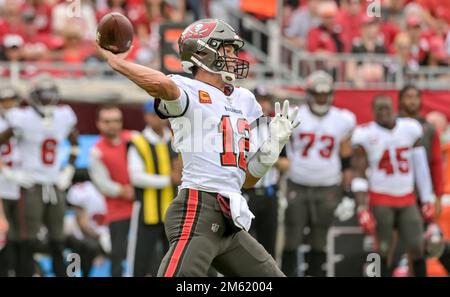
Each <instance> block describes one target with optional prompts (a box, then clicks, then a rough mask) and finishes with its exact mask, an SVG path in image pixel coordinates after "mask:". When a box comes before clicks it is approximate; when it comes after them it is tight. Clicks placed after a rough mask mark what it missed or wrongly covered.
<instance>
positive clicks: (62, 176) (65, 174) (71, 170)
mask: <svg viewBox="0 0 450 297" xmlns="http://www.w3.org/2000/svg"><path fill="white" fill-rule="evenodd" d="M74 174H75V167H74V166H73V165H70V164H69V165H67V166H66V167H64V169H63V170H62V171H61V172H60V173H59V178H58V182H57V183H56V186H57V187H58V190H60V191H65V190H67V189H68V188H69V186H70V185H71V183H72V179H73V176H74Z"/></svg>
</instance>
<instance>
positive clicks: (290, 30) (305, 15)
mask: <svg viewBox="0 0 450 297" xmlns="http://www.w3.org/2000/svg"><path fill="white" fill-rule="evenodd" d="M318 7H319V0H308V1H307V2H306V5H304V6H299V7H298V8H297V9H296V10H294V11H293V12H292V15H291V17H290V19H289V21H288V24H287V27H286V29H285V31H284V34H285V35H286V37H287V38H288V39H289V40H290V41H291V42H292V43H294V45H295V46H296V47H298V48H301V49H303V48H305V45H306V37H307V34H308V32H309V30H311V29H313V28H315V27H317V26H319V25H320V17H319V15H318Z"/></svg>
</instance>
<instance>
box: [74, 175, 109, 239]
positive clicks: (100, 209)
mask: <svg viewBox="0 0 450 297" xmlns="http://www.w3.org/2000/svg"><path fill="white" fill-rule="evenodd" d="M67 202H69V203H70V204H71V205H74V206H78V207H80V208H82V209H84V210H85V211H86V214H87V215H88V218H89V225H90V227H91V228H93V229H94V230H96V231H97V232H98V231H99V229H101V228H105V215H106V212H107V208H106V201H105V198H104V197H103V195H102V194H101V193H100V192H99V191H98V190H97V188H96V187H95V186H94V184H93V183H92V182H89V181H87V182H82V183H78V184H75V185H73V186H72V187H71V188H70V189H69V192H68V193H67Z"/></svg>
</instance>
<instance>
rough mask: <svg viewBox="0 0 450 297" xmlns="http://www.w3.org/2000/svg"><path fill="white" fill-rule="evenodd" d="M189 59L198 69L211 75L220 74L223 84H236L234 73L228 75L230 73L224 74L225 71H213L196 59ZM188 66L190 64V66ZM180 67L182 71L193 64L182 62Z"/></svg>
mask: <svg viewBox="0 0 450 297" xmlns="http://www.w3.org/2000/svg"><path fill="white" fill-rule="evenodd" d="M191 59H192V61H193V62H195V65H197V66H198V67H200V68H202V69H203V70H205V71H208V72H209V73H213V74H220V77H221V78H222V81H223V82H224V83H226V84H231V85H234V83H235V82H236V75H235V74H234V73H230V72H226V71H214V70H212V69H210V68H208V67H206V65H205V64H203V63H202V62H200V61H199V60H197V59H196V58H194V57H192V58H191ZM188 64H190V66H189V65H188ZM182 65H183V69H185V66H186V67H187V66H189V68H190V67H192V66H193V65H194V64H193V63H190V62H183V64H182ZM185 71H186V70H185ZM188 71H189V72H188V73H192V71H191V70H190V69H189V70H188ZM186 72H187V71H186Z"/></svg>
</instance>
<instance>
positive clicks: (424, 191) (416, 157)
mask: <svg viewBox="0 0 450 297" xmlns="http://www.w3.org/2000/svg"><path fill="white" fill-rule="evenodd" d="M412 158H413V168H414V177H415V180H416V183H417V188H418V192H419V195H420V201H422V202H423V203H427V202H434V195H433V186H432V183H431V176H430V168H429V166H428V160H427V153H426V151H425V148H424V147H423V146H417V147H414V148H413V149H412Z"/></svg>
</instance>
